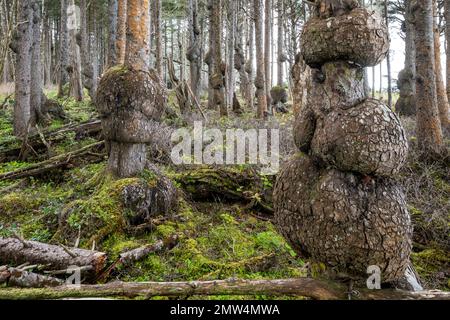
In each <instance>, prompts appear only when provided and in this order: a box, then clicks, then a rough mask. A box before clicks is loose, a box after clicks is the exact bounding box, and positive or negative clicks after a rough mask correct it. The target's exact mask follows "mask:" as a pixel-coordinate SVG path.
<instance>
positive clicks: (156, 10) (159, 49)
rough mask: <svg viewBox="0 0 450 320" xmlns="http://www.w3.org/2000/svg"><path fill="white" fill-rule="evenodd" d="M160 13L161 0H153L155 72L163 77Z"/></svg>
mask: <svg viewBox="0 0 450 320" xmlns="http://www.w3.org/2000/svg"><path fill="white" fill-rule="evenodd" d="M161 13H162V1H161V0H155V2H154V19H153V26H154V30H155V46H156V48H155V50H156V54H155V64H156V72H157V73H158V75H159V77H160V78H161V79H162V78H164V74H163V48H162V34H161Z"/></svg>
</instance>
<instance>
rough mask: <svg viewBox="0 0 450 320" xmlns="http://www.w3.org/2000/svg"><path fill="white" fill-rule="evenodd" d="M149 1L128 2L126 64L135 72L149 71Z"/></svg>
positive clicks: (133, 0)
mask: <svg viewBox="0 0 450 320" xmlns="http://www.w3.org/2000/svg"><path fill="white" fill-rule="evenodd" d="M148 6H149V1H148V0H128V5H127V45H126V48H127V50H126V53H125V64H126V65H127V66H128V67H131V68H133V69H134V70H147V69H148V65H147V62H148V59H147V57H148V55H149V48H148Z"/></svg>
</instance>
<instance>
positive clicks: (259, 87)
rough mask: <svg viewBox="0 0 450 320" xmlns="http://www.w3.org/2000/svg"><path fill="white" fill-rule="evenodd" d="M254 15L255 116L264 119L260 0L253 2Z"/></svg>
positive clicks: (265, 109)
mask: <svg viewBox="0 0 450 320" xmlns="http://www.w3.org/2000/svg"><path fill="white" fill-rule="evenodd" d="M254 6H255V8H254V14H255V45H256V66H257V67H256V78H255V87H256V99H257V101H258V111H257V116H258V118H259V119H265V118H266V116H267V95H266V90H267V88H266V76H265V73H266V68H265V64H264V45H263V42H264V21H263V4H262V0H254Z"/></svg>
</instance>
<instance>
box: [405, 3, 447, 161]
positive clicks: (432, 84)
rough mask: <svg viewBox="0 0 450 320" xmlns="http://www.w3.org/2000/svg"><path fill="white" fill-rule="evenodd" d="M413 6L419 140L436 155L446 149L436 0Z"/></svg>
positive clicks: (426, 151)
mask: <svg viewBox="0 0 450 320" xmlns="http://www.w3.org/2000/svg"><path fill="white" fill-rule="evenodd" d="M411 10H412V14H413V16H414V22H415V26H416V39H415V44H416V66H417V67H416V70H417V75H416V106H417V140H418V144H419V148H420V150H421V151H422V154H423V155H424V156H426V157H434V156H437V155H439V154H441V153H442V150H443V137H442V129H441V121H440V119H439V109H438V106H437V95H436V93H437V88H436V73H435V56H434V33H433V0H420V1H416V2H415V4H414V5H413V7H412V8H411Z"/></svg>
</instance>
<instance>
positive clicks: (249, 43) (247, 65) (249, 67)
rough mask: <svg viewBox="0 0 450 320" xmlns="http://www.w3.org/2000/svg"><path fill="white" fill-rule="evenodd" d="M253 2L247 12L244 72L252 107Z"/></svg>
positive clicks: (253, 74)
mask: <svg viewBox="0 0 450 320" xmlns="http://www.w3.org/2000/svg"><path fill="white" fill-rule="evenodd" d="M254 8H255V6H254V3H252V2H250V3H249V8H248V10H249V12H250V14H249V15H250V22H249V24H248V40H247V56H248V58H247V62H246V63H245V72H246V73H247V76H248V81H249V107H251V108H253V98H254V88H253V81H254V77H255V72H254V67H253V63H254V57H255V55H254V44H255V12H254Z"/></svg>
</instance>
